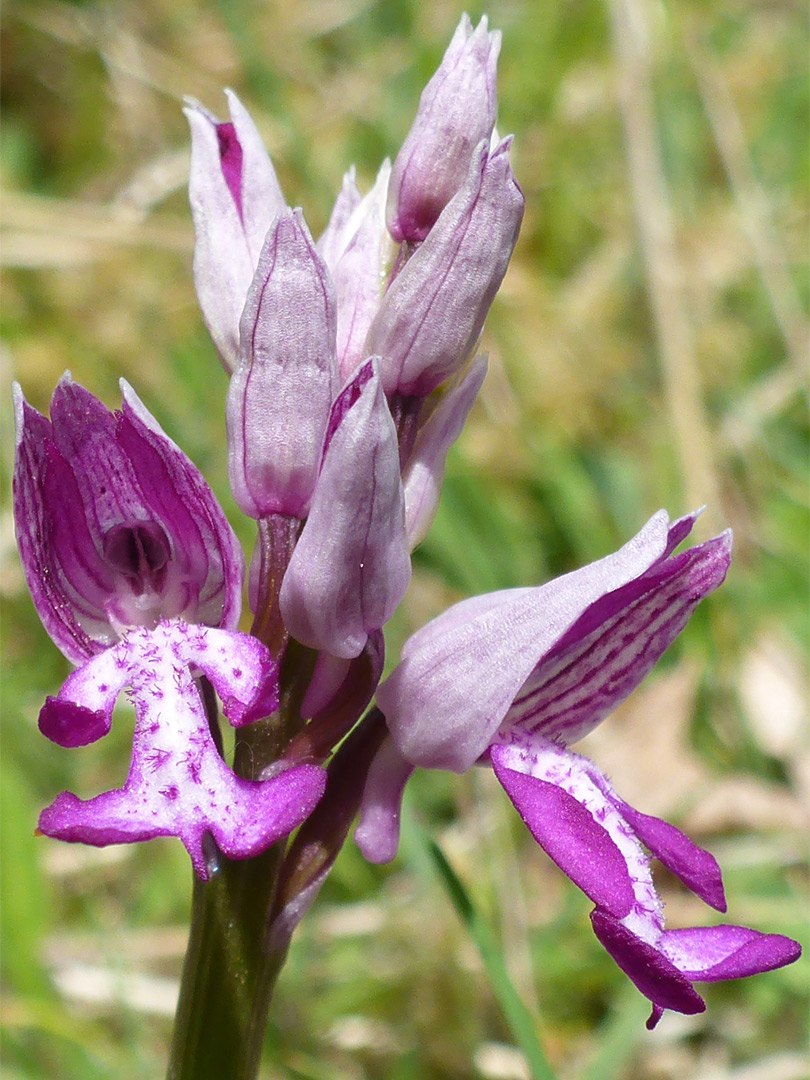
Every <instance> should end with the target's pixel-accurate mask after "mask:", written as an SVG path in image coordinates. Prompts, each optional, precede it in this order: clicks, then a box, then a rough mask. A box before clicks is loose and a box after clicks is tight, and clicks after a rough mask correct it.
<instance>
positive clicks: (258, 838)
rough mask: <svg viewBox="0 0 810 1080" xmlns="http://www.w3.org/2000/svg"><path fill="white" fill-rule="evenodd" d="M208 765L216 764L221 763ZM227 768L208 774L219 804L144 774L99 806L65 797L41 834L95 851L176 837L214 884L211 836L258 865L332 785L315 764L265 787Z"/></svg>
mask: <svg viewBox="0 0 810 1080" xmlns="http://www.w3.org/2000/svg"><path fill="white" fill-rule="evenodd" d="M217 760H219V759H217ZM208 764H209V765H213V764H214V761H213V759H211V761H210V762H209V763H208ZM225 768H226V767H225V766H224V765H223V767H222V769H220V770H213V769H205V770H204V771H203V774H202V775H203V776H204V777H205V779H204V781H203V782H204V783H216V784H217V790H216V795H217V797H218V798H215V797H214V796H213V795H206V794H202V793H201V794H200V795H199V796H198V797H197V799H196V801H194V803H193V804H190V803H189V800H187V799H185V800H184V799H182V798H181V792H180V791H179V789H178V788H177V787H176V786H175V785H174V784H172V783H171V782H167V784H166V786H165V787H164V788H162V789H157V788H156V787H154V786H151V785H150V786H147V785H146V784H145V782H144V781H143V777H142V775H141V773H140V771H138V772H135V771H133V772H131V773H130V776H129V779H128V780H127V784H126V786H125V787H124V788H122V789H121V790H118V791H107V792H105V793H104V794H103V795H97V796H96V798H94V799H88V800H86V801H85V800H83V799H78V798H76V796H75V795H72V794H71V793H70V792H63V793H62V794H61V795H59V796H57V798H56V799H55V801H54V802H53V803H52V804H51V805H50V806H49V807H47V808H46V809H45V810H43V811H42V813H41V814H40V818H39V830H40V832H42V833H44V834H45V835H46V836H51V837H54V838H55V839H57V840H66V841H69V842H72V843H82V844H91V845H93V846H95V847H106V846H107V845H108V844H128V843H136V842H138V841H141V840H152V839H154V838H155V837H158V836H176V837H178V838H179V839H180V840H181V841H182V842H183V844H184V845H185V847H186V850H187V851H188V853H189V855H190V856H191V863H192V866H193V867H194V870H195V871H196V873H197V875H198V877H200V878H202V880H203V881H206V880H207V879H208V877H209V875H210V867H209V865H208V860H207V858H206V851H205V846H204V845H205V835H206V833H211V835H212V836H213V837H214V839H215V841H216V843H217V847H218V848H219V850H220V851H222V852H223V853H224V854H225V855H227V856H228V857H229V858H231V859H248V858H252V857H253V856H255V855H259V854H261V852H263V851H266V850H267V848H268V847H270V846H271V845H272V844H274V843H275V842H276V841H277V840H279V839H281V838H282V837H284V836H287V835H289V833H290V832H292V830H293V829H294V828H296V827H297V826H298V825H300V824H301V822H302V821H303V820H304V819H305V818H306V817H307V816H308V815H309V814H310V813H311V812H312V811H313V810H314V808H315V806H316V805H317V803H318V800H319V798H320V797H321V795H322V794H323V790H324V787H325V783H326V774H325V773H324V771H323V769H319V768H316V767H315V766H312V765H299V766H297V767H296V768H293V769H290V770H289V771H288V772H285V773H282V774H281V775H280V776H277V777H274V778H273V779H272V780H264V781H262V782H261V783H254V782H252V781H249V780H240V779H239V778H238V777H236V776H234V775H233V774H230V775H226V773H225ZM168 779H169V778H168V777H167V780H168Z"/></svg>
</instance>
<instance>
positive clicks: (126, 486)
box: [14, 375, 244, 664]
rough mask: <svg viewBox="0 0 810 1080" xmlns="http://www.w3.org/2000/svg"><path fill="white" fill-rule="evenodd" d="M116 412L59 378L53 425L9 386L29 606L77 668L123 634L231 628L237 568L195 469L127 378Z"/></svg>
mask: <svg viewBox="0 0 810 1080" xmlns="http://www.w3.org/2000/svg"><path fill="white" fill-rule="evenodd" d="M121 389H122V394H123V404H122V408H121V411H120V412H116V413H111V412H110V411H109V410H108V409H106V408H105V407H104V405H102V403H101V402H100V401H99V400H98V399H97V398H95V397H93V395H92V394H90V393H89V392H88V391H87V390H85V389H84V388H83V387H81V386H79V385H78V384H77V383H74V382H73V381H72V380H71V378H70V375H65V376H64V377H63V378H62V380H61V381H60V382H59V385H58V386H57V387H56V390H55V391H54V395H53V399H52V401H51V419H50V420H48V419H46V418H45V417H44V416H42V415H40V413H38V412H37V411H36V409H33V408H32V407H31V406H30V405H29V404H28V402H27V401H26V400H25V398H24V397H23V394H22V391H21V389H20V388H19V386H15V388H14V403H15V412H16V421H17V452H16V460H15V466H14V520H15V525H16V530H17V541H18V544H19V549H20V558H21V560H22V565H23V570H24V572H25V577H26V580H27V582H28V587H29V589H30V590H31V596H32V598H33V601H34V606H35V607H36V609H37V613H38V614H39V617H40V618H41V619H42V622H43V625H44V626H45V629H46V630H47V631H48V633H49V634H50V636H51V637H52V638H53V640H54V642H55V643H56V645H57V647H58V648H59V649H61V650H62V652H63V653H64V654H65V656H66V657H67V658H68V660H70V661H71V662H72V663H73V664H80V663H82V662H83V661H85V660H88V659H89V658H90V657H91V656H93V655H95V654H96V653H98V652H100V651H101V650H102V649H104V648H106V647H107V646H109V645H112V644H113V643H115V642H116V641H117V640H118V639H119V638H120V637H121V636H122V635H123V634H124V633H125V632H126V630H127V629H128V628H129V627H133V626H155V625H156V624H157V622H158V620H159V619H171V618H180V619H184V620H186V621H188V622H200V623H205V624H207V625H208V626H222V627H227V628H234V627H235V626H236V624H237V622H238V620H239V613H240V610H241V604H242V597H241V590H242V579H243V576H244V561H243V556H242V551H241V548H240V547H239V544H238V542H237V540H236V537H235V536H234V534H233V531H232V529H231V527H230V526H229V524H228V522H227V520H226V518H225V515H224V514H223V512H222V510H221V509H220V506H219V504H218V503H217V501H216V499H215V498H214V495H213V492H212V491H211V489H210V488H209V487H208V485H207V483H206V482H205V480H204V479H203V477H202V475H201V474H200V472H199V471H198V470H197V469H196V468H195V466H194V465H193V464H192V463H191V461H189V459H188V458H187V457H186V456H185V454H183V452H182V451H181V450H180V449H179V448H178V447H177V446H176V445H175V444H174V443H173V442H172V441H171V439H169V438H168V436H167V435H166V434H165V433H164V432H163V431H162V429H161V428H160V426H159V425H158V423H157V421H156V420H155V419H154V417H152V416H151V415H150V413H149V412H148V411H147V410H146V408H145V407H144V405H143V404H142V403H141V401H140V400H139V399H138V397H137V395H136V394H135V392H134V391H133V390H132V388H131V387H130V386H129V385H128V384H127V383H126V382H124V381H123V380H122V382H121Z"/></svg>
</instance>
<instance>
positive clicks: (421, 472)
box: [402, 356, 487, 548]
mask: <svg viewBox="0 0 810 1080" xmlns="http://www.w3.org/2000/svg"><path fill="white" fill-rule="evenodd" d="M486 373H487V361H486V357H485V356H479V357H477V358H476V359H475V360H474V361H473V363H472V364H471V365H470V369H469V371H467V372H466V374H465V375H464V377H463V378H462V379H461V380H460V381H459V382H458V383H457V384H456V385H455V386H453V387H451V388H450V389H449V390H448V391H447V393H446V394H445V396H444V397H443V398H442V400H441V401H440V403H439V404H438V406H437V407H436V408H435V409H434V411H433V412H432V413H431V414H430V416H429V417H428V418H427V420H426V421H425V423H424V424H423V425H422V427H421V429H420V431H419V435H418V437H417V440H416V445H415V446H414V450H413V453H412V454H411V456H410V458H409V459H408V465H407V469H406V471H405V475H404V476H403V479H402V483H403V487H404V490H405V529H406V531H407V533H408V543H409V544H410V546H411V548H415V547H416V545H417V544H419V543H421V542H422V540H423V539H424V538H425V536H426V534H427V531H428V529H429V528H430V525H431V522H432V521H433V518H434V516H435V514H436V507H437V506H438V505H439V495H440V493H441V489H442V483H443V481H444V469H445V465H446V463H447V452H448V450H449V449H450V447H451V446H452V445H453V443H454V442H455V441H456V439H457V438H458V437H459V435H460V434H461V430H462V428H463V427H464V423H465V421H466V419H467V416H468V415H469V412H470V409H471V408H472V407H473V403H474V401H475V399H476V397H477V396H478V391H479V390H480V389H481V384H482V383H483V381H484V376H485V375H486Z"/></svg>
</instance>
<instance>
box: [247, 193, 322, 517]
mask: <svg viewBox="0 0 810 1080" xmlns="http://www.w3.org/2000/svg"><path fill="white" fill-rule="evenodd" d="M241 343H242V344H241V352H240V359H239V365H238V367H237V369H236V371H235V372H234V374H233V376H232V378H231V384H230V389H229V390H228V398H227V405H226V416H227V421H228V473H229V477H230V481H231V488H232V490H233V493H234V497H235V499H236V501H237V503H238V504H239V507H240V509H241V510H242V511H243V512H244V513H246V514H248V515H249V516H250V517H254V518H260V517H266V516H268V515H269V514H274V513H277V514H287V515H291V516H296V517H306V515H307V512H308V510H309V503H310V500H311V498H312V492H313V489H314V487H315V482H316V480H317V477H318V470H319V467H320V463H321V450H322V447H323V439H324V434H325V432H326V425H327V423H328V420H329V410H330V407H331V404H332V400H333V398H334V396H335V392H336V389H337V362H336V359H335V302H334V297H333V295H332V284H331V279H330V277H329V272H328V271H327V269H326V266H325V265H324V263H323V260H322V259H321V258H320V256H319V255H318V254H317V252H316V251H315V248H314V246H313V244H312V239H311V237H310V235H309V230H308V229H307V227H306V225H305V223H304V219H303V217H302V216H301V212H300V211H295V212H293V211H285V212H284V213H282V214H281V215H280V216H279V217H278V218H277V219H276V221H275V224H274V225H273V227H272V228H271V229H270V232H269V233H268V235H267V241H266V243H265V246H264V248H263V249H262V253H261V256H260V258H259V265H258V267H257V270H256V275H255V277H254V279H253V283H252V284H251V287H250V292H249V294H248V298H247V301H246V302H245V309H244V313H243V315H242V323H241Z"/></svg>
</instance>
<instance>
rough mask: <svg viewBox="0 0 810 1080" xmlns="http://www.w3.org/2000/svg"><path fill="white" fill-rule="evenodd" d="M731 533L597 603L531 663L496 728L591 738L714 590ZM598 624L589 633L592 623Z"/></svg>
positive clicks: (664, 562) (724, 568)
mask: <svg viewBox="0 0 810 1080" xmlns="http://www.w3.org/2000/svg"><path fill="white" fill-rule="evenodd" d="M730 561H731V534H730V533H724V534H723V535H722V536H719V537H716V538H715V539H714V540H709V541H707V542H706V543H705V544H700V545H698V546H697V547H694V548H691V549H690V550H689V551H685V552H683V553H682V554H680V555H675V556H671V557H670V558H668V559H661V560H658V561H657V562H656V564H655V565H653V566H652V567H651V568H650V569H649V570H648V571H647V572H646V573H645V574H642V575H641V576H640V577H638V578H637V579H635V580H634V581H631V582H629V583H628V584H627V585H625V586H624V587H623V588H619V589H617V590H615V591H613V592H611V593H610V594H608V595H606V596H604V597H603V598H600V599H599V600H598V601H597V602H596V603H595V604H594V605H593V608H594V609H596V608H598V612H597V611H594V610H589V611H586V612H584V613H583V614H582V616H580V619H579V620H578V621H577V623H576V624H575V625H574V626H572V627H571V628H570V630H568V632H567V633H566V635H565V637H564V638H563V639H562V640H561V641H560V642H558V643H557V644H556V645H555V647H554V648H553V649H551V650H550V651H549V652H548V653H547V654H546V655H545V656H544V657H543V658H542V659H541V661H540V662H539V664H538V665H537V667H536V668H535V670H534V671H533V672H532V674H531V675H530V676H529V678H528V679H527V681H526V683H525V685H524V686H523V687H522V688H521V690H520V692H519V693H518V694H517V696H516V698H515V702H514V704H513V706H512V708H511V709H510V710H509V712H508V714H507V716H506V717H505V719H504V727H505V728H510V727H514V726H519V727H522V728H524V729H525V730H527V731H530V732H536V733H538V734H540V735H542V736H544V737H545V738H549V739H554V740H556V741H558V742H562V743H565V744H566V745H568V744H569V743H572V742H576V741H577V740H578V739H581V738H582V737H583V736H585V735H587V734H588V732H589V731H592V730H593V729H594V728H595V727H596V726H597V725H598V724H599V723H601V721H602V720H603V719H604V718H605V717H606V716H607V715H608V714H609V713H611V712H612V711H613V710H614V709H615V708H616V707H617V705H619V704H620V703H621V702H622V701H624V699H625V698H626V697H627V696H628V695H629V694H630V693H631V692H632V691H633V690H635V688H636V687H637V686H638V685H639V683H640V682H641V681H642V679H644V677H645V676H646V675H647V673H648V672H649V671H650V669H651V668H652V667H653V665H654V664H655V663H656V662H657V661H658V659H659V657H660V656H661V654H662V653H663V652H664V651H665V650H666V649H667V648H668V646H669V645H670V644H671V643H672V642H673V641H674V640H675V638H676V637H677V636H678V634H680V632H681V630H682V629H683V628H684V626H685V625H686V623H687V622H688V620H689V618H690V616H691V615H692V613H693V611H694V610H695V608H696V607H697V605H698V604H699V603H700V601H701V600H702V599H703V598H704V597H705V596H706V595H707V594H708V593H710V592H711V591H712V590H713V589H716V588H717V587H718V586H719V585H720V584H722V582H723V580H724V579H725V576H726V573H727V572H728V567H729V564H730ZM598 618H601V619H602V621H601V623H598V624H597V625H596V626H595V627H594V625H593V624H594V623H595V622H597V619H598Z"/></svg>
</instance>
